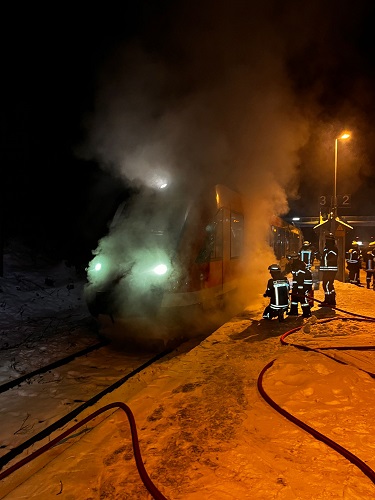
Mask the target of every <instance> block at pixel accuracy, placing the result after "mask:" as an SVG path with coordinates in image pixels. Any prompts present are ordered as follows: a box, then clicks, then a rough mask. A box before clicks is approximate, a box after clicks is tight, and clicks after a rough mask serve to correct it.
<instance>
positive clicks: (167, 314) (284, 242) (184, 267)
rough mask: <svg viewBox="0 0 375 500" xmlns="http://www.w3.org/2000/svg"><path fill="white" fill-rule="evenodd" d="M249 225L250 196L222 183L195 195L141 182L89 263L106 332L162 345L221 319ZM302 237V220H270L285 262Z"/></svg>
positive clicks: (90, 297)
mask: <svg viewBox="0 0 375 500" xmlns="http://www.w3.org/2000/svg"><path fill="white" fill-rule="evenodd" d="M245 227H246V226H245V208H244V203H243V197H242V196H241V195H240V194H239V193H238V192H237V191H235V190H233V189H232V188H229V187H228V186H225V185H223V184H216V185H212V186H209V187H207V188H204V189H201V190H199V191H198V190H195V192H194V195H192V194H191V193H190V192H189V190H187V189H184V188H183V187H182V189H171V188H170V189H168V186H162V187H161V188H159V189H151V188H146V187H143V188H140V189H139V190H138V191H137V192H136V193H135V194H134V195H133V196H131V197H130V198H129V199H128V200H125V201H124V202H123V203H122V204H121V205H120V206H119V207H118V209H117V212H116V213H115V215H114V217H113V220H112V222H111V224H110V225H109V229H108V234H107V235H106V236H104V237H103V238H102V239H101V240H100V241H99V244H98V247H97V249H96V250H95V251H94V257H93V259H92V260H91V261H90V263H89V265H88V268H87V283H86V286H85V289H84V295H85V300H86V303H87V306H88V309H89V311H90V313H91V314H92V316H94V317H95V318H96V319H97V321H98V323H99V325H100V332H101V334H102V335H104V336H107V337H108V336H109V337H110V338H111V340H122V341H126V339H127V340H128V341H129V342H130V343H132V344H134V343H135V344H141V345H145V344H147V345H148V346H149V347H151V348H152V349H155V347H156V346H160V345H163V346H165V345H166V343H168V342H171V341H172V340H174V339H178V338H180V335H186V331H189V332H190V334H192V335H194V332H195V331H196V330H197V329H199V330H200V331H202V328H203V325H207V327H208V328H212V327H213V326H214V324H215V322H220V321H222V314H226V313H228V310H230V304H232V303H233V299H234V297H235V294H236V292H237V291H238V289H239V287H240V284H241V279H242V278H243V274H244V269H245V258H246V257H245V252H244V247H245ZM302 241H303V235H302V233H301V230H300V229H298V228H297V227H295V226H293V225H291V224H289V223H287V222H285V221H284V220H282V219H281V218H279V217H274V218H273V219H272V220H271V221H270V224H269V242H268V243H269V245H270V247H271V248H272V249H273V251H274V254H275V257H276V258H277V259H278V260H279V261H280V262H281V261H282V260H283V259H286V256H287V255H288V253H292V252H295V251H298V250H299V248H300V246H301V244H302ZM217 326H218V325H217ZM183 332H185V333H183ZM156 348H158V347H156Z"/></svg>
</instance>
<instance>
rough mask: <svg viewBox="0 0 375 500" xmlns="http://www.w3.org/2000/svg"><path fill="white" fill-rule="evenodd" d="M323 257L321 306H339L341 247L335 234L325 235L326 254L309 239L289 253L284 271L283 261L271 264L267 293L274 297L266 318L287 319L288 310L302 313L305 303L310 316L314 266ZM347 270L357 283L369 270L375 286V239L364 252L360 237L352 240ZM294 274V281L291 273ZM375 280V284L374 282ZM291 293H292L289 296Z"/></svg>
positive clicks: (373, 286) (321, 263)
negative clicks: (338, 277) (337, 300)
mask: <svg viewBox="0 0 375 500" xmlns="http://www.w3.org/2000/svg"><path fill="white" fill-rule="evenodd" d="M315 259H318V260H320V271H321V275H322V286H323V290H324V301H323V302H321V303H320V304H319V307H334V306H336V292H335V287H334V281H335V277H336V274H337V271H338V248H337V246H336V241H335V238H334V236H333V234H331V233H330V234H328V235H327V236H326V238H325V245H324V249H323V252H322V254H319V252H318V251H316V250H315V248H314V247H313V246H312V245H311V244H310V242H309V241H305V242H304V243H303V245H302V248H301V249H300V251H299V252H298V253H295V254H292V255H290V256H288V262H287V264H286V266H285V269H284V271H282V270H281V267H280V265H279V264H272V265H270V266H269V267H268V270H269V272H270V274H271V278H270V279H269V280H268V283H267V289H266V291H265V292H264V294H263V296H264V297H269V298H270V303H269V304H268V306H267V307H266V308H265V310H264V312H263V318H264V319H272V318H275V317H277V318H278V319H279V321H283V320H284V314H287V315H289V316H298V305H299V304H300V305H301V309H302V316H303V317H304V318H309V317H310V316H311V308H312V307H313V304H314V298H313V297H314V284H313V277H312V272H311V268H312V266H313V264H314V260H315ZM346 265H347V270H348V272H349V282H350V283H351V284H353V285H357V286H363V285H361V283H360V270H361V269H365V270H366V285H367V288H371V287H372V288H373V290H375V281H374V280H375V241H374V242H371V243H370V244H369V246H368V249H367V251H366V252H365V253H364V252H362V251H361V249H360V245H359V244H358V242H357V241H353V242H352V248H351V249H350V250H349V251H348V252H347V258H346ZM290 275H291V282H290V281H289V279H288V276H290ZM371 281H372V284H371ZM289 293H290V297H289Z"/></svg>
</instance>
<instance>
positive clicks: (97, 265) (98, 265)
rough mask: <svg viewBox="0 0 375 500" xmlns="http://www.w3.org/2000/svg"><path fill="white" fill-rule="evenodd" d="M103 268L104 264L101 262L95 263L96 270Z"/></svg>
mask: <svg viewBox="0 0 375 500" xmlns="http://www.w3.org/2000/svg"><path fill="white" fill-rule="evenodd" d="M101 268H102V265H101V263H100V262H98V263H97V264H95V267H94V270H95V271H100V270H101Z"/></svg>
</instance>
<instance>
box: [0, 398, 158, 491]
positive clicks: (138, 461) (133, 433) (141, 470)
mask: <svg viewBox="0 0 375 500" xmlns="http://www.w3.org/2000/svg"><path fill="white" fill-rule="evenodd" d="M112 408H121V409H122V410H124V412H125V413H126V416H127V417H128V420H129V424H130V431H131V437H132V443H133V450H134V458H135V463H136V466H137V469H138V472H139V475H140V477H141V479H142V481H143V484H144V485H145V487H146V488H147V490H148V491H149V493H150V494H151V495H152V496H153V498H154V499H155V500H167V498H166V497H165V496H164V495H163V494H162V493H161V492H160V491H159V490H158V488H157V487H156V486H155V484H154V483H153V482H152V480H151V479H150V477H149V475H148V474H147V471H146V469H145V466H144V464H143V461H142V456H141V451H140V448H139V441H138V433H137V428H136V425H135V420H134V416H133V413H132V411H131V410H130V408H129V407H128V406H127V405H126V404H125V403H122V402H115V403H109V404H107V405H105V406H103V407H102V408H99V409H98V410H96V411H94V412H93V413H91V415H88V416H87V417H85V418H84V419H83V420H82V421H81V422H78V423H77V424H75V425H73V426H72V427H70V429H67V430H66V431H64V432H63V433H61V434H60V435H59V436H57V437H56V438H55V439H53V440H52V441H50V442H49V443H47V444H45V445H44V446H42V447H41V448H40V449H39V450H36V451H34V452H33V453H31V454H30V455H29V456H27V457H25V458H24V459H22V460H20V461H19V462H17V463H16V464H14V465H12V466H11V467H9V468H8V469H6V470H5V471H4V472H0V480H2V479H5V478H6V477H7V476H9V475H10V474H12V473H13V472H14V471H16V470H17V469H20V468H21V467H22V466H24V465H26V464H27V463H29V462H31V461H32V460H34V459H35V458H36V457H38V456H40V455H41V454H42V453H44V452H45V451H47V450H48V449H50V448H52V447H53V446H55V444H57V443H58V442H59V441H61V440H62V439H64V438H65V437H66V436H68V435H69V434H71V433H72V432H74V431H76V430H77V429H79V428H80V427H82V426H83V425H85V424H86V423H87V422H89V421H90V420H93V419H94V418H95V417H97V416H98V415H100V414H101V413H104V412H105V411H108V410H110V409H112Z"/></svg>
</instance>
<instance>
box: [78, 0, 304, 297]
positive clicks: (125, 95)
mask: <svg viewBox="0 0 375 500" xmlns="http://www.w3.org/2000/svg"><path fill="white" fill-rule="evenodd" d="M249 3H251V4H253V2H249ZM244 4H247V2H231V3H230V4H229V3H228V2H223V1H209V0H208V1H203V2H199V6H198V5H196V4H195V2H187V3H184V2H179V3H178V4H177V5H178V9H177V8H176V9H175V10H174V11H173V10H171V12H170V17H169V18H168V19H167V21H166V22H165V23H164V24H163V28H164V31H163V32H161V31H160V32H158V33H157V36H158V39H155V40H153V42H154V44H155V47H156V48H155V49H150V43H145V40H144V39H142V40H140V41H138V42H137V43H135V42H134V43H132V44H127V45H124V46H123V47H122V48H121V50H120V49H117V50H116V53H115V54H114V56H113V58H112V59H111V60H109V61H108V63H107V64H106V65H105V67H103V71H102V73H101V76H100V79H99V82H98V94H97V101H96V109H95V112H94V113H93V114H92V116H91V117H90V119H89V120H88V122H87V126H88V132H89V134H88V141H87V143H86V144H85V147H84V148H83V149H82V151H81V153H82V154H83V155H85V156H86V157H90V158H94V159H95V160H97V161H99V162H100V164H101V165H102V166H103V168H104V169H107V170H108V171H109V172H110V173H111V174H113V175H115V176H116V177H118V178H120V179H123V180H124V182H125V183H129V181H132V182H137V183H140V184H145V185H147V186H150V185H155V184H157V183H161V182H164V181H166V182H173V181H174V180H176V179H178V180H179V182H182V183H183V185H184V187H185V189H186V190H188V189H195V188H196V187H197V186H201V185H204V184H207V183H208V184H212V185H213V184H217V183H223V184H227V185H229V186H230V187H233V188H235V189H236V190H238V191H239V192H240V193H241V194H242V195H243V196H244V198H245V199H246V200H247V202H246V209H247V217H246V219H245V220H246V226H247V227H246V235H247V236H246V249H247V254H248V256H247V259H246V260H247V264H248V265H247V269H246V276H248V280H247V284H248V286H247V291H246V293H248V294H251V293H255V294H257V293H259V292H261V291H262V292H263V288H264V287H265V284H266V281H267V279H268V272H267V267H268V265H269V264H271V263H272V261H273V260H275V258H274V256H273V254H272V252H271V251H270V250H269V248H268V246H267V240H268V231H269V221H270V218H271V216H272V215H283V214H285V213H287V211H288V197H293V196H296V194H297V189H298V185H297V184H296V181H295V177H296V167H297V165H298V161H299V157H298V152H299V150H300V148H301V147H302V146H303V145H304V144H305V142H306V140H307V137H308V123H307V120H306V119H305V118H304V116H303V114H302V112H301V110H300V108H299V107H298V103H297V102H296V97H295V95H294V93H293V90H292V83H291V82H290V81H289V79H288V76H287V71H286V67H285V60H284V50H285V44H284V40H283V38H282V37H281V36H280V35H279V34H278V33H279V32H280V30H279V26H278V25H277V22H276V21H278V18H275V17H274V15H273V14H274V13H273V11H272V8H269V7H267V5H266V3H263V4H262V5H258V6H255V7H254V5H244ZM270 4H271V5H272V2H271V3H270ZM152 33H153V34H154V36H155V31H153V32H152ZM146 41H147V42H150V40H146ZM249 300H250V295H249Z"/></svg>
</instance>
